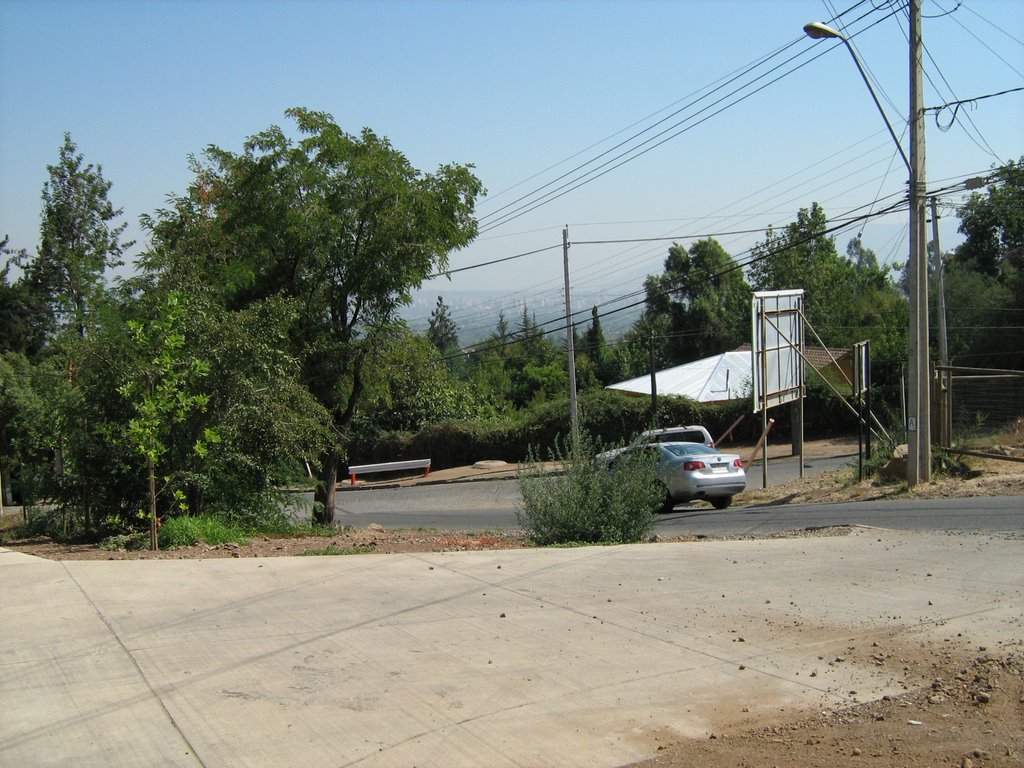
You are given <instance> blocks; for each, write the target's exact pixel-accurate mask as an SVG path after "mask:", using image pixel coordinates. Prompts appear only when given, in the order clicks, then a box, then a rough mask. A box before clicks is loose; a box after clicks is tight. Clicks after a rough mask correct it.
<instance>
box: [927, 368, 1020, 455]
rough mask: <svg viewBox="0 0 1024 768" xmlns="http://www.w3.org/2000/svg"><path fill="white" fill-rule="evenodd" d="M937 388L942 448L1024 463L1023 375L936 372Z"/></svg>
mask: <svg viewBox="0 0 1024 768" xmlns="http://www.w3.org/2000/svg"><path fill="white" fill-rule="evenodd" d="M934 385H935V389H936V391H935V393H934V395H935V396H934V397H933V402H934V403H935V406H936V412H935V414H934V422H933V423H934V424H935V425H936V434H935V438H936V442H937V443H938V445H939V446H940V447H942V448H946V449H949V450H954V451H956V452H960V453H969V454H974V453H977V454H982V455H985V456H991V457H993V458H1005V459H1008V460H1012V461H1024V371H1009V370H997V369H986V368H958V367H937V368H936V369H935V377H934Z"/></svg>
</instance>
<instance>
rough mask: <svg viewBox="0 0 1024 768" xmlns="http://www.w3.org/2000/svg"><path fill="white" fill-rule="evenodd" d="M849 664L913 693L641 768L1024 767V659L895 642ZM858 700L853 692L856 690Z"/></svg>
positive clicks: (677, 748) (802, 718)
mask: <svg viewBox="0 0 1024 768" xmlns="http://www.w3.org/2000/svg"><path fill="white" fill-rule="evenodd" d="M843 658H844V662H845V663H860V664H874V665H880V666H890V667H895V668H896V669H897V670H898V671H899V672H900V674H901V675H902V676H903V679H904V681H905V686H906V687H907V688H908V690H907V692H906V693H904V694H902V695H898V696H885V697H883V698H882V699H880V700H878V701H870V702H866V703H860V704H855V705H853V706H850V707H845V708H841V709H833V710H830V711H825V712H813V713H809V712H805V713H803V714H798V715H796V716H787V715H785V714H783V713H780V715H779V716H778V717H777V718H773V719H768V720H765V719H763V718H762V719H760V720H755V721H750V722H746V723H742V722H741V723H740V724H738V725H737V726H735V727H733V728H727V729H724V730H722V731H721V732H719V733H714V734H711V735H710V736H709V737H708V738H706V739H683V740H680V739H672V738H669V739H668V740H667V741H666V743H665V744H664V745H663V746H660V747H658V754H657V756H655V757H653V758H651V759H649V760H644V761H641V762H638V763H635V764H633V765H632V766H631V768H683V766H697V765H700V766H711V767H712V768H725V766H730V768H731V767H733V766H750V767H754V766H776V767H777V768H798V767H799V768H834V766H839V765H843V766H861V765H863V766H872V767H875V766H877V767H878V768H883V767H884V768H926V767H930V766H957V767H958V768H981V767H982V766H985V767H986V768H987V767H989V766H1021V765H1024V656H1022V655H1021V654H1020V652H1019V651H1018V652H1017V653H1016V654H1012V653H1011V654H1010V655H1000V654H996V653H992V654H990V653H988V652H987V650H986V649H975V651H974V652H973V653H972V652H970V651H967V650H966V649H952V648H941V647H940V648H936V647H934V646H920V644H919V643H914V642H913V641H911V642H910V643H909V644H907V643H900V642H899V638H890V640H889V641H886V640H882V641H880V642H877V643H874V644H873V646H872V647H870V648H865V649H854V648H851V649H849V650H848V651H847V652H846V653H845V656H844V657H843ZM851 693H853V692H851Z"/></svg>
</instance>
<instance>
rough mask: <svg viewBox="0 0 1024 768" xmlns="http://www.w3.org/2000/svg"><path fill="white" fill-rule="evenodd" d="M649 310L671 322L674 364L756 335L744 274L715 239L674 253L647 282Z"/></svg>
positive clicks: (668, 349) (668, 346)
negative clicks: (661, 268) (754, 333)
mask: <svg viewBox="0 0 1024 768" xmlns="http://www.w3.org/2000/svg"><path fill="white" fill-rule="evenodd" d="M645 289H646V291H647V307H646V311H647V312H649V313H653V314H659V315H663V316H665V317H666V318H667V321H668V328H667V335H668V338H667V339H666V340H665V344H664V349H665V354H666V357H667V359H668V361H669V363H670V364H671V363H684V362H690V361H691V360H699V359H701V358H704V357H710V356H711V355H717V354H719V353H721V352H725V351H727V350H730V349H732V348H734V347H736V346H738V345H739V344H742V343H743V342H744V341H747V340H748V337H749V335H750V330H749V329H750V296H751V291H750V286H749V285H747V281H746V279H745V278H744V276H743V270H742V269H740V266H739V265H738V264H737V263H736V261H735V260H734V259H733V258H732V256H730V255H729V254H728V253H727V252H726V250H725V249H724V248H722V246H721V245H720V244H719V243H718V242H717V241H716V240H714V239H713V238H708V239H706V240H698V241H697V242H696V243H694V244H693V245H692V246H690V249H689V250H687V249H686V248H684V247H683V246H681V245H679V244H673V245H672V246H671V247H670V248H669V253H668V257H667V258H666V259H665V271H664V272H663V273H662V274H661V275H659V276H656V277H654V276H652V277H649V278H648V279H647V282H646V283H645Z"/></svg>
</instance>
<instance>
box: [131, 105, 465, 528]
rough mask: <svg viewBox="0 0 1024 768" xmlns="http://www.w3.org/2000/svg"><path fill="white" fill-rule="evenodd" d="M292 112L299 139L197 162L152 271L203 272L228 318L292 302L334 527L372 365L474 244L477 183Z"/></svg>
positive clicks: (209, 155)
mask: <svg viewBox="0 0 1024 768" xmlns="http://www.w3.org/2000/svg"><path fill="white" fill-rule="evenodd" d="M286 114H287V115H288V116H289V117H290V118H292V119H293V120H294V121H295V123H296V125H297V128H298V132H299V134H300V138H299V139H298V140H294V141H293V140H292V139H290V138H289V137H288V136H286V135H285V133H284V131H282V130H281V129H280V128H278V127H276V126H274V127H271V128H268V129H267V130H265V131H263V132H262V133H259V134H256V135H254V136H252V137H250V138H249V139H248V140H247V141H246V142H245V144H244V146H243V150H242V152H240V153H234V152H230V151H227V150H224V149H220V148H217V147H210V148H208V149H207V150H206V152H205V153H204V156H203V157H204V161H203V162H200V161H196V162H195V163H194V164H193V165H194V170H195V173H196V178H195V180H194V182H193V183H192V185H191V186H190V188H189V191H188V194H187V195H186V196H184V197H181V198H178V199H176V200H175V201H174V206H173V209H172V210H168V211H162V212H160V213H159V214H158V216H157V217H156V218H155V219H154V220H153V222H152V230H153V233H154V238H155V241H156V243H155V248H154V250H153V252H152V253H151V254H150V258H149V259H148V260H147V261H146V266H147V268H149V269H158V270H165V271H167V270H169V271H173V270H175V269H182V270H184V271H186V272H188V273H192V274H195V275H197V277H198V278H199V279H201V280H203V281H205V282H209V283H211V284H213V285H215V286H217V288H218V290H219V292H220V294H221V296H222V300H223V301H224V303H225V305H226V306H227V307H228V308H229V309H237V308H241V307H244V306H247V305H249V304H252V303H254V302H259V301H261V300H264V299H266V298H268V297H272V296H281V297H284V298H288V299H292V300H294V301H295V302H296V306H297V308H298V312H297V318H296V321H295V324H294V326H293V329H292V333H291V342H292V344H293V346H294V354H295V355H296V357H297V359H298V360H299V362H300V366H301V371H302V374H301V375H302V381H303V382H304V384H305V386H306V387H307V388H308V389H309V391H310V393H311V394H312V395H313V397H314V398H315V399H316V401H317V402H318V403H320V405H321V406H322V407H323V408H324V409H325V410H326V411H327V412H328V413H329V414H330V420H331V427H332V431H333V433H334V435H335V443H334V444H333V445H332V446H331V448H330V449H328V450H326V451H324V452H323V454H322V455H321V456H320V458H319V476H318V486H317V490H316V493H315V500H316V503H317V508H316V511H315V517H316V519H317V521H318V522H321V523H331V522H333V520H334V498H335V488H336V484H337V480H338V468H339V465H340V463H341V461H342V459H343V457H344V445H345V441H346V439H347V437H346V436H347V430H348V428H349V425H350V424H351V422H352V419H353V417H354V415H355V412H356V409H357V407H358V405H359V402H360V398H361V395H362V392H363V389H364V379H363V375H364V367H365V365H366V364H367V361H368V360H369V359H370V358H371V357H372V356H373V355H374V354H375V353H376V351H377V349H378V348H379V345H380V342H381V340H382V339H384V338H385V337H386V336H387V334H388V333H390V328H391V327H392V326H393V325H394V323H395V322H396V320H397V311H398V308H399V307H400V306H402V305H403V304H407V303H408V302H409V301H410V300H411V297H410V292H411V291H412V290H413V289H414V288H417V287H419V285H420V284H421V283H422V281H423V280H424V278H425V277H426V276H427V275H428V274H431V273H432V272H435V271H438V270H440V269H443V268H444V266H445V265H446V264H447V257H448V253H449V252H450V251H451V250H453V249H456V248H460V247H463V246H465V245H466V244H468V243H469V242H470V241H471V240H472V239H473V238H474V237H475V235H476V231H477V225H476V221H475V220H474V218H473V215H472V214H473V208H474V205H475V201H476V198H477V197H478V196H479V195H480V194H481V192H482V186H481V184H480V181H479V180H478V179H477V178H476V176H474V175H473V173H472V172H471V169H470V167H469V166H464V165H443V166H441V167H440V168H438V170H437V171H436V172H435V173H432V174H424V173H422V172H420V171H418V170H416V169H415V168H413V167H412V166H411V165H410V164H409V162H408V160H407V159H406V158H405V156H404V155H403V154H402V153H400V152H399V151H398V150H396V149H394V148H393V147H392V146H391V144H390V143H389V142H388V141H387V139H384V138H382V137H379V136H377V135H376V134H375V133H373V132H372V131H371V130H369V129H363V131H362V133H361V134H360V135H359V136H353V135H350V134H347V133H345V132H344V131H342V130H341V128H340V127H339V126H338V125H337V124H336V123H335V122H334V120H333V118H332V117H331V116H330V115H328V114H326V113H323V112H314V111H310V110H306V109H297V108H296V109H290V110H288V111H287V113H286Z"/></svg>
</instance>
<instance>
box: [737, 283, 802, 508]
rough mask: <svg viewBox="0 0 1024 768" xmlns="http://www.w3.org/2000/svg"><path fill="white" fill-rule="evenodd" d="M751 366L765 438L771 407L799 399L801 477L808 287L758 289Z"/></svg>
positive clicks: (753, 311) (764, 463) (753, 307)
mask: <svg viewBox="0 0 1024 768" xmlns="http://www.w3.org/2000/svg"><path fill="white" fill-rule="evenodd" d="M750 314H751V344H750V347H751V370H752V372H753V384H754V392H753V406H754V413H760V414H761V426H762V433H761V439H762V440H767V434H768V428H769V421H768V409H769V408H774V407H776V406H779V405H783V404H784V403H789V402H797V403H799V406H798V407H799V422H800V423H799V429H800V435H799V446H800V450H799V453H800V477H803V476H804V455H803V445H804V440H803V428H804V426H803V425H804V419H803V407H804V392H805V388H806V383H807V382H806V375H805V366H804V291H803V289H802V288H797V289H792V290H787V291H757V292H756V293H754V297H753V300H752V305H751V313H750ZM762 466H763V468H764V487H765V488H767V487H768V451H767V446H766V447H765V452H764V458H763V460H762Z"/></svg>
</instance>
